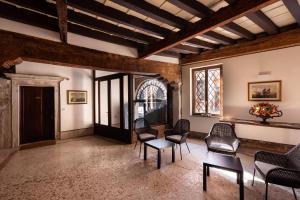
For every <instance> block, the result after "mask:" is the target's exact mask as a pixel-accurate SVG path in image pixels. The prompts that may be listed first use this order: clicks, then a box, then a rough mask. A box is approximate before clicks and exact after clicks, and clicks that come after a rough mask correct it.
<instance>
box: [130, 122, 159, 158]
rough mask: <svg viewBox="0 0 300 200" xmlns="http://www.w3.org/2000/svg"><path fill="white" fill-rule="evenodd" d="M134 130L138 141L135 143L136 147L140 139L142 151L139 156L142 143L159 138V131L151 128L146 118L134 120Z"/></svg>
mask: <svg viewBox="0 0 300 200" xmlns="http://www.w3.org/2000/svg"><path fill="white" fill-rule="evenodd" d="M134 132H135V133H136V135H137V141H136V143H135V146H134V149H135V148H136V145H137V143H138V141H140V152H139V156H140V155H141V149H142V143H144V142H146V141H149V140H154V139H157V135H158V131H157V130H155V129H153V128H151V126H150V124H149V123H148V121H147V120H146V119H145V118H138V119H136V120H134Z"/></svg>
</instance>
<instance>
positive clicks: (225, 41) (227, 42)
mask: <svg viewBox="0 0 300 200" xmlns="http://www.w3.org/2000/svg"><path fill="white" fill-rule="evenodd" d="M202 37H205V38H207V39H210V40H214V41H216V42H219V43H221V44H223V45H230V44H234V43H235V41H234V40H233V39H231V38H229V37H225V36H224V35H221V34H219V33H216V32H214V31H208V32H206V33H204V34H203V35H202Z"/></svg>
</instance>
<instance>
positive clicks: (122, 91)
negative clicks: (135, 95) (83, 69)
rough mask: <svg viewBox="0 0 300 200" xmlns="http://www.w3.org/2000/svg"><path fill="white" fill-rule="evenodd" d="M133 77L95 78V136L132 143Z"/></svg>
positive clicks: (120, 74)
mask: <svg viewBox="0 0 300 200" xmlns="http://www.w3.org/2000/svg"><path fill="white" fill-rule="evenodd" d="M132 91H133V86H132V75H129V74H123V73H118V74H113V75H108V76H103V77H98V78H95V134H99V135H102V136H105V137H109V138H114V139H117V140H120V141H122V142H125V143H131V133H132V102H133V101H132Z"/></svg>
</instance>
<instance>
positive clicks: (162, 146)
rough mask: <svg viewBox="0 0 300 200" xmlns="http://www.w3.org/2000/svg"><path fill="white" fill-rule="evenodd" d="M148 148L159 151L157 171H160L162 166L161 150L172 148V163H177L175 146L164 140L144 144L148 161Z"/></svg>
mask: <svg viewBox="0 0 300 200" xmlns="http://www.w3.org/2000/svg"><path fill="white" fill-rule="evenodd" d="M147 146H149V147H152V148H154V149H156V150H157V169H160V164H161V150H162V149H166V148H169V147H172V162H175V150H174V146H175V144H174V143H173V142H170V141H167V140H164V139H155V140H150V141H147V142H145V143H144V160H147Z"/></svg>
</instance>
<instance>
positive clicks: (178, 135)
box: [165, 119, 191, 160]
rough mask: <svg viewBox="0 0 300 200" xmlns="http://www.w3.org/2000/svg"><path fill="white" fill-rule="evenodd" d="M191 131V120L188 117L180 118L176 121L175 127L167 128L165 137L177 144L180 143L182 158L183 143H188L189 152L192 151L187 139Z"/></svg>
mask: <svg viewBox="0 0 300 200" xmlns="http://www.w3.org/2000/svg"><path fill="white" fill-rule="evenodd" d="M189 133H190V121H189V120H187V119H180V120H178V121H177V122H176V125H175V127H174V128H173V129H167V130H165V139H166V140H168V141H171V142H173V143H175V144H179V147H180V156H181V160H182V153H181V144H182V143H185V144H186V147H187V149H188V150H189V153H191V152H190V148H189V146H188V144H187V141H186V139H187V137H188V134H189Z"/></svg>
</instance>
